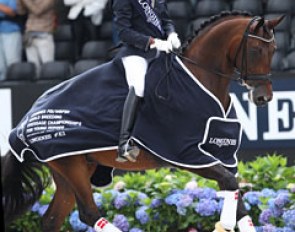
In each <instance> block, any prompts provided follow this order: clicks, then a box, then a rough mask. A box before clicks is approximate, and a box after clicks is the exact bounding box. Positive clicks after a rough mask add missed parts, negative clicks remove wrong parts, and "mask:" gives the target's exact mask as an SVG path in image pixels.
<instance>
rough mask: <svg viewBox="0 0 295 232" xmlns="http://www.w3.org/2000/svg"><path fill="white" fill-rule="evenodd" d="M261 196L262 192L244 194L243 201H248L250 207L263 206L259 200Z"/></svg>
mask: <svg viewBox="0 0 295 232" xmlns="http://www.w3.org/2000/svg"><path fill="white" fill-rule="evenodd" d="M260 196H261V193H260V192H257V191H249V192H246V193H245V194H244V196H243V199H244V200H246V201H247V202H248V203H249V204H250V205H259V204H261V202H260V199H259V197H260Z"/></svg>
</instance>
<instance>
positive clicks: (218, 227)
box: [213, 222, 235, 232]
mask: <svg viewBox="0 0 295 232" xmlns="http://www.w3.org/2000/svg"><path fill="white" fill-rule="evenodd" d="M213 232H229V230H226V229H224V228H223V227H222V225H221V223H220V222H217V223H216V224H215V230H214V231H213ZM230 232H235V231H234V230H230Z"/></svg>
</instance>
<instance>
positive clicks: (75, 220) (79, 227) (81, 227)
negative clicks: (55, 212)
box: [69, 210, 88, 231]
mask: <svg viewBox="0 0 295 232" xmlns="http://www.w3.org/2000/svg"><path fill="white" fill-rule="evenodd" d="M69 221H70V224H71V226H72V228H73V230H74V231H85V230H87V228H88V225H86V224H85V223H83V222H82V221H81V220H80V218H79V212H78V211H77V210H75V211H73V212H72V213H71V215H70V220H69Z"/></svg>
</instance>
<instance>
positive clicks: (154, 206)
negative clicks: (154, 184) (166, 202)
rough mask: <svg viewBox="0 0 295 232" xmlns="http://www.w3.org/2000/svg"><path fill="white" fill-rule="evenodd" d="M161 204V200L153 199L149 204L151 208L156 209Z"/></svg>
mask: <svg viewBox="0 0 295 232" xmlns="http://www.w3.org/2000/svg"><path fill="white" fill-rule="evenodd" d="M161 204H162V200H161V199H157V198H156V199H153V200H152V202H151V208H152V209H154V208H158V207H159V206H160V205H161Z"/></svg>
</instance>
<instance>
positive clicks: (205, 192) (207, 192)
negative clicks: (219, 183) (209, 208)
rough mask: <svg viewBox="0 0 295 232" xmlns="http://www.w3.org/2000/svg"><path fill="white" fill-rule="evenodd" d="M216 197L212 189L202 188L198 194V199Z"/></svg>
mask: <svg viewBox="0 0 295 232" xmlns="http://www.w3.org/2000/svg"><path fill="white" fill-rule="evenodd" d="M216 197H217V194H216V190H215V189H212V188H202V189H201V191H199V194H198V198H199V199H216Z"/></svg>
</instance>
